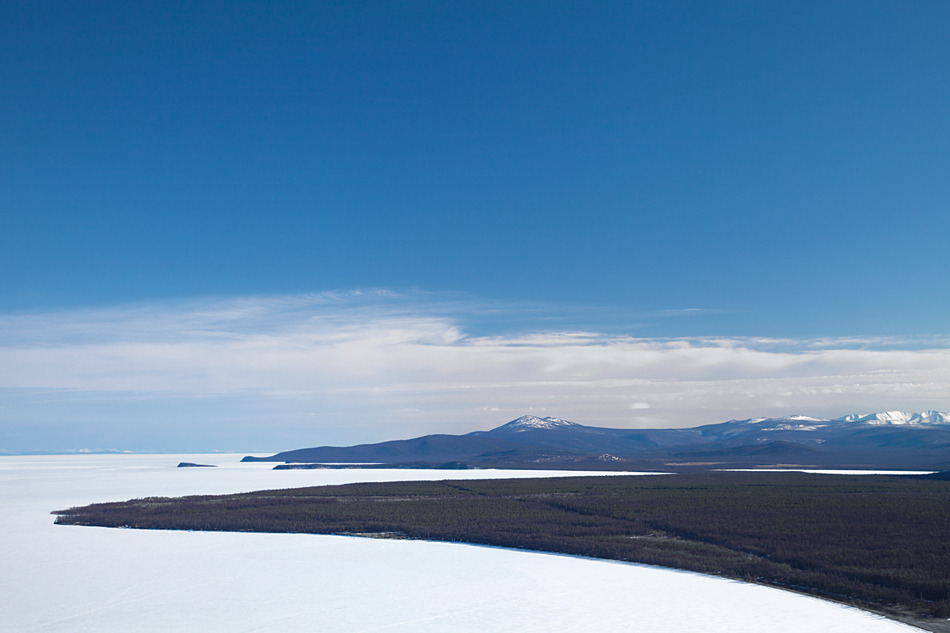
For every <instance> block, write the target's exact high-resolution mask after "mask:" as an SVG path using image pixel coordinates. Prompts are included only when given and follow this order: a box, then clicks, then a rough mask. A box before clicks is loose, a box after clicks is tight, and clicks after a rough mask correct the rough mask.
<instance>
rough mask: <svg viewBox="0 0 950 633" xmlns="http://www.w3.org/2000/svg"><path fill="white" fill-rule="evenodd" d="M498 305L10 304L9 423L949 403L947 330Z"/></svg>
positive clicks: (379, 301)
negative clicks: (675, 330) (672, 326)
mask: <svg viewBox="0 0 950 633" xmlns="http://www.w3.org/2000/svg"><path fill="white" fill-rule="evenodd" d="M487 314H492V315H494V317H493V318H496V319H498V320H499V321H504V320H505V310H504V307H499V306H497V305H492V306H488V305H487V304H484V303H479V302H476V301H472V300H461V299H458V298H456V299H454V300H447V299H445V298H444V297H437V296H431V295H428V296H427V295H421V294H413V295H399V294H396V293H391V292H386V291H361V292H351V293H322V294H314V295H298V296H289V297H263V298H261V297H252V298H240V299H225V300H205V301H192V302H179V303H158V304H141V305H134V306H118V307H111V308H100V309H90V310H72V311H64V312H48V313H42V314H13V315H4V316H0V416H2V418H0V427H2V428H0V433H4V432H5V434H6V435H5V440H6V441H7V443H13V444H16V443H17V442H19V443H20V444H22V443H23V441H26V440H27V439H28V440H29V442H32V444H31V445H30V446H31V447H32V448H36V447H39V446H40V445H43V444H44V442H45V443H46V444H49V443H50V441H52V440H53V438H52V437H47V436H44V433H50V429H53V428H56V429H59V430H60V431H58V432H61V431H62V429H64V428H66V429H69V430H70V431H69V432H68V433H66V436H67V437H71V438H76V439H75V441H79V439H78V438H82V437H83V433H82V431H83V430H84V429H85V430H89V431H91V430H92V429H95V430H96V433H97V435H96V437H97V438H99V440H100V442H105V441H106V440H107V439H108V438H109V437H119V438H125V442H126V444H135V445H136V446H135V447H136V448H143V446H142V445H139V444H141V442H138V443H137V442H136V441H132V439H131V438H135V437H136V432H137V431H141V432H142V437H146V436H147V437H151V438H155V437H161V436H162V433H165V434H166V439H167V437H168V435H171V436H175V437H177V435H176V434H178V435H180V434H181V433H183V432H184V431H185V430H187V431H188V437H190V438H191V439H192V440H194V441H198V439H199V438H200V442H199V443H201V444H202V445H201V446H194V447H193V448H194V449H195V450H198V449H201V450H205V449H208V448H214V446H206V445H205V444H206V443H208V442H211V443H214V442H215V441H216V440H217V441H218V443H217V444H216V445H215V446H222V445H227V444H228V442H225V441H224V438H233V440H234V441H238V440H240V441H242V442H249V443H256V445H260V446H263V445H270V444H272V443H273V441H274V438H280V439H281V441H286V442H290V444H282V445H281V446H279V447H278V448H290V447H295V446H297V445H298V444H294V443H293V442H302V444H299V445H317V444H328V443H352V442H356V441H378V440H383V439H393V438H397V437H406V436H409V435H413V434H418V433H431V432H446V433H457V432H466V431H470V430H477V429H484V428H489V427H491V426H495V425H497V424H501V423H503V422H505V421H507V420H509V419H511V418H513V417H516V416H518V415H521V414H522V413H524V412H528V411H534V412H537V413H545V414H550V415H557V416H558V417H563V418H566V419H571V420H574V421H577V422H581V423H584V424H592V425H603V426H623V427H638V426H639V427H646V426H650V427H654V426H655V427H660V426H694V425H697V424H706V423H714V422H719V421H723V420H726V419H729V418H734V417H740V418H744V417H750V416H758V415H786V414H792V413H805V414H809V415H815V416H837V415H843V414H846V413H851V412H864V411H876V410H888V409H906V410H923V409H943V410H946V409H950V401H948V398H947V395H946V394H948V393H950V344H948V341H947V340H946V339H939V338H934V339H929V340H919V339H918V340H902V339H898V338H889V339H885V338H881V339H861V340H857V339H815V340H791V339H757V338H717V337H710V338H663V339H650V338H636V337H632V336H625V335H615V334H605V333H599V332H596V331H583V330H578V329H571V330H535V331H520V332H504V333H497V334H492V333H488V334H485V333H482V334H479V335H475V334H472V333H471V332H472V328H471V327H469V324H470V323H472V322H473V321H475V320H477V321H479V323H480V328H479V329H481V330H485V329H488V330H490V329H491V326H490V323H489V324H488V325H486V315H487ZM160 412H167V414H168V416H169V419H167V420H163V419H162V415H163V414H162V413H160ZM176 420H178V421H179V424H180V426H176ZM146 431H147V432H146ZM110 434H111V435H110ZM179 440H180V441H178V443H177V444H175V446H176V447H177V446H179V445H182V449H185V448H192V447H191V446H190V445H189V446H187V447H186V446H184V444H187V441H186V440H187V438H184V437H182V438H179ZM143 441H144V440H143ZM53 443H55V442H53ZM146 444H147V442H146ZM58 448H64V447H58ZM234 448H235V450H239V448H238V447H234ZM156 449H158V447H156Z"/></svg>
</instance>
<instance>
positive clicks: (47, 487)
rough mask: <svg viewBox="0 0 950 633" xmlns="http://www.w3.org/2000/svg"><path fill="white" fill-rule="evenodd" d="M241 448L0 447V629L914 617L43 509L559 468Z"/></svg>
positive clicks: (734, 629) (654, 572)
mask: <svg viewBox="0 0 950 633" xmlns="http://www.w3.org/2000/svg"><path fill="white" fill-rule="evenodd" d="M238 459H239V456H233V455H228V456H223V455H187V456H181V455H178V456H175V455H108V456H98V455H95V456H93V455H88V456H65V457H64V456H41V457H0V501H2V504H3V512H2V513H0V556H2V561H3V565H2V567H0V569H2V571H0V595H2V596H3V599H2V601H0V630H2V631H11V632H35V633H40V632H42V633H53V632H70V633H75V632H84V631H89V632H93V631H94V632H96V633H112V632H119V631H122V632H123V633H124V632H127V631H140V632H149V631H176V632H178V633H188V632H191V631H196V632H197V631H203V632H207V631H229V632H245V633H250V632H256V631H273V630H279V631H282V632H285V633H290V632H294V631H308V632H310V631H341V632H368V631H388V632H394V631H395V632H399V631H406V632H409V631H412V632H426V631H444V630H451V631H478V632H484V631H518V632H524V631H545V632H548V631H571V632H574V631H579V630H594V631H597V630H621V631H633V630H636V631H662V632H664V633H675V632H679V631H682V632H687V631H688V632H690V633H694V632H695V631H705V632H713V633H715V632H719V631H722V632H725V631H729V632H730V633H740V632H743V631H749V632H757V633H758V632H765V631H768V632H782V631H789V632H793V631H794V632H806V631H807V632H809V633H810V632H812V631H823V632H850V631H853V632H855V633H858V632H860V633H876V632H886V631H901V630H904V631H913V630H916V629H912V628H911V627H906V626H903V625H901V624H898V623H895V622H891V621H888V620H885V619H882V618H879V617H877V616H874V615H871V614H868V613H864V612H861V611H857V610H854V609H849V608H845V607H842V606H840V605H836V604H832V603H828V602H824V601H821V600H816V599H812V598H807V597H803V596H800V595H796V594H792V593H788V592H783V591H778V590H775V589H769V588H765V587H760V586H755V585H748V584H743V583H738V582H733V581H728V580H723V579H717V578H710V577H706V576H701V575H697V574H690V573H684V572H677V571H672V570H665V569H657V568H651V567H645V566H639V565H630V564H623V563H612V562H605V561H596V560H590V559H581V558H572V557H568V556H556V555H548V554H539V553H531V552H522V551H513V550H504V549H494V548H487V547H476V546H470V545H458V544H446V543H426V542H419V541H396V540H374V539H359V538H352V537H340V536H318V535H306V534H244V533H202V532H167V531H145V530H115V529H106V528H85V527H74V526H55V525H53V518H54V517H52V516H51V515H50V514H49V512H50V511H51V510H56V509H62V508H66V507H69V506H74V505H82V504H86V503H90V502H95V501H107V500H120V499H128V498H133V497H144V496H154V495H183V494H211V493H224V492H238V491H245V490H257V489H265V488H286V487H295V486H304V485H317V484H331V483H345V482H349V481H371V480H385V479H444V478H447V477H451V478H453V479H455V478H466V477H498V476H521V477H524V476H539V475H552V474H557V473H549V472H548V473H544V472H543V473H537V472H535V473H531V472H525V471H508V472H505V471H453V472H452V473H445V472H444V471H443V472H439V471H408V470H398V471H385V470H362V471H361V470H309V471H308V470H288V471H274V470H271V469H270V464H239V463H238V462H237V460H238ZM179 461H189V462H197V463H212V464H219V465H220V467H219V468H176V467H175V466H176V464H177V463H178V462H179ZM572 474H576V473H572Z"/></svg>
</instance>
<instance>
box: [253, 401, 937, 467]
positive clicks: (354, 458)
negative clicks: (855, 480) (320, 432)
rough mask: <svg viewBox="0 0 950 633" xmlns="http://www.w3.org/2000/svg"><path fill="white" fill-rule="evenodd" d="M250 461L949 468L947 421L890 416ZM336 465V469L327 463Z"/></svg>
mask: <svg viewBox="0 0 950 633" xmlns="http://www.w3.org/2000/svg"><path fill="white" fill-rule="evenodd" d="M243 461H247V462H281V463H282V464H283V465H282V466H278V467H279V468H309V467H313V468H316V467H353V466H354V465H356V464H373V465H376V466H377V467H382V466H385V467H428V468H569V469H610V470H630V469H650V470H684V469H697V468H744V467H754V466H758V467H762V466H774V467H780V466H796V467H802V466H808V467H816V468H832V467H833V468H855V469H858V468H871V469H901V470H948V469H950V414H948V413H939V412H936V411H928V412H926V413H903V412H899V411H888V412H886V413H872V414H865V415H848V416H844V417H841V418H835V419H833V420H823V419H818V418H811V417H806V416H800V415H795V416H791V417H787V418H757V419H749V420H731V421H729V422H723V423H721V424H709V425H706V426H698V427H694V428H688V429H614V428H601V427H593V426H584V425H582V424H575V423H574V422H568V421H567V420H561V419H558V418H551V417H548V418H538V417H534V416H531V415H525V416H522V417H520V418H518V419H517V420H512V421H511V422H509V423H507V424H504V425H502V426H499V427H497V428H494V429H492V430H490V431H476V432H474V433H467V434H465V435H426V436H423V437H417V438H414V439H408V440H395V441H390V442H381V443H379V444H362V445H359V446H349V447H335V446H322V447H317V448H302V449H297V450H292V451H286V452H283V453H277V454H276V455H271V456H270V457H250V456H249V457H245V458H244V460H243ZM327 465H336V466H327Z"/></svg>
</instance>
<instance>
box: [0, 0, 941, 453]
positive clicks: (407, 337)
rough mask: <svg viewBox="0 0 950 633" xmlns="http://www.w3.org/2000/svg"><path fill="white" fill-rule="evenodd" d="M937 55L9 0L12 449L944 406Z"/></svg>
mask: <svg viewBox="0 0 950 633" xmlns="http://www.w3.org/2000/svg"><path fill="white" fill-rule="evenodd" d="M947 32H950V5H948V4H947V3H942V2H936V1H933V2H915V3H903V2H895V1H876V2H873V1H872V2H837V3H822V2H799V3H762V4H758V3H743V2H713V3H704V4H701V5H700V4H697V3H691V2H664V3H626V4H624V3H620V4H616V3H583V4H577V3H571V2H550V3H544V4H534V3H526V2H515V3H512V2H504V3H495V2H485V3H478V4H476V5H464V4H451V3H434V2H417V3H383V2H367V3H314V4H296V3H266V4H265V3H254V2H248V3H241V4H234V3H205V4H201V5H195V6H174V7H173V6H170V5H162V4H157V5H129V4H127V3H117V2H92V3H84V4H81V5H78V4H77V5H69V4H64V5H54V4H43V3H35V2H9V3H5V4H4V5H3V6H2V7H0V33H2V38H3V42H4V44H5V45H4V46H3V47H0V94H2V95H3V98H2V99H0V161H2V166H3V168H2V169H0V191H2V193H3V196H2V198H3V201H2V202H0V215H2V226H0V451H2V452H17V451H32V450H50V451H55V450H71V449H78V448H99V449H120V450H137V451H140V450H153V451H182V452H184V451H194V452H201V451H207V450H215V449H219V450H232V451H247V452H251V451H277V450H286V449H290V448H296V447H300V446H315V445H325V444H356V443H360V442H376V441H382V440H388V439H398V438H402V437H411V436H417V435H422V434H427V433H438V432H444V433H464V432H468V431H472V430H485V429H488V428H491V427H494V426H497V425H499V424H503V423H504V422H507V421H509V420H511V419H514V418H515V417H518V416H519V415H522V414H524V413H533V414H535V415H539V416H542V417H543V416H548V415H550V416H556V417H559V418H564V419H567V420H572V421H575V422H579V423H582V424H586V425H591V426H621V427H623V426H629V427H683V426H697V425H700V424H710V423H716V422H722V421H725V420H728V419H730V418H747V417H757V416H783V415H791V414H804V415H812V416H815V417H827V418H833V417H839V416H842V415H847V414H850V413H867V412H872V411H886V410H904V411H926V410H938V411H948V410H950V396H948V395H947V394H950V330H948V327H947V319H946V315H947V314H948V313H950V293H948V292H947V291H946V286H947V279H950V263H948V261H950V260H948V258H947V257H946V256H945V255H944V253H943V250H942V248H941V247H942V244H943V243H944V242H945V241H946V238H947V237H948V236H950V204H948V202H950V178H948V177H947V174H950V152H948V151H947V148H948V147H950V118H948V117H947V113H948V112H950V88H948V85H950V84H948V82H947V73H946V69H947V68H948V67H950V41H948V39H947V37H946V33H947Z"/></svg>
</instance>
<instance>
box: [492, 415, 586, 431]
mask: <svg viewBox="0 0 950 633" xmlns="http://www.w3.org/2000/svg"><path fill="white" fill-rule="evenodd" d="M569 426H578V425H577V424H574V423H573V422H568V421H567V420H561V419H560V418H539V417H536V416H533V415H523V416H521V417H520V418H518V419H517V420H512V421H511V422H509V423H508V424H505V425H504V426H501V427H499V428H502V429H508V430H511V431H530V430H534V429H556V428H563V427H569Z"/></svg>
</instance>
